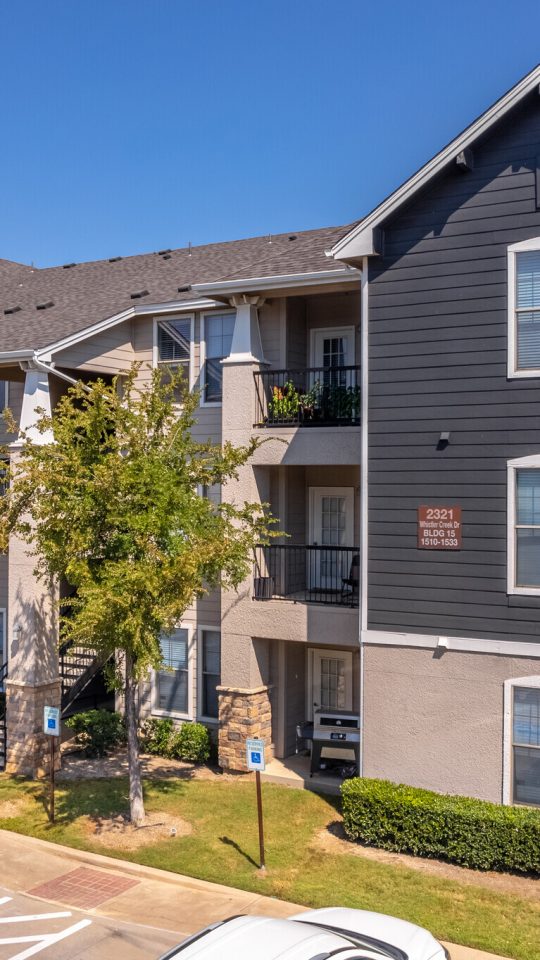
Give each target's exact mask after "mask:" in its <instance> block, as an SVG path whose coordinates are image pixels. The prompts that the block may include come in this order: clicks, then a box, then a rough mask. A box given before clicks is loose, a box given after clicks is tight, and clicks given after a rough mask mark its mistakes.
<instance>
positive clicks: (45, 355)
mask: <svg viewBox="0 0 540 960" xmlns="http://www.w3.org/2000/svg"><path fill="white" fill-rule="evenodd" d="M221 306H222V305H221V304H220V303H216V301H215V300H208V299H202V298H201V299H198V300H176V301H168V302H167V303H145V304H137V306H133V307H128V308H127V309H126V310H122V312H121V313H115V314H114V315H113V316H112V317H106V319H105V320H100V321H99V322H98V323H94V324H92V326H90V327H84V329H83V330H79V331H77V333H72V334H70V335H69V336H67V337H64V338H63V339H62V340H57V341H56V343H52V344H50V345H49V346H48V347H42V348H41V349H40V350H36V351H35V354H36V357H37V358H38V359H39V360H45V361H49V360H50V358H51V355H52V354H53V353H58V351H60V350H67V349H68V347H72V346H75V344H77V343H81V341H83V340H88V339H90V337H95V336H96V334H98V333H102V332H103V331H104V330H110V328H111V327H115V326H117V325H118V324H119V323H124V321H125V320H130V319H131V318H132V317H136V316H139V315H142V314H148V313H152V314H163V313H183V312H184V311H185V312H188V313H193V311H194V310H209V309H211V308H212V307H221ZM33 353H34V351H32V350H21V351H15V353H12V354H8V353H0V360H2V359H9V357H10V356H15V355H16V354H19V355H20V356H23V355H24V356H32V355H33Z"/></svg>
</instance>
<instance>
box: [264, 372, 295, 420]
mask: <svg viewBox="0 0 540 960" xmlns="http://www.w3.org/2000/svg"><path fill="white" fill-rule="evenodd" d="M300 398H301V395H300V394H299V393H298V390H297V389H296V387H295V385H294V383H293V382H292V380H287V382H286V383H284V384H283V386H282V387H272V396H271V398H270V400H269V401H268V419H269V420H270V421H276V420H284V421H289V422H292V421H294V420H297V419H298V416H299V412H300Z"/></svg>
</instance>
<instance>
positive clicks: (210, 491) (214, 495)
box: [201, 483, 221, 507]
mask: <svg viewBox="0 0 540 960" xmlns="http://www.w3.org/2000/svg"><path fill="white" fill-rule="evenodd" d="M201 497H204V499H205V500H210V503H213V504H214V505H215V506H216V507H217V506H219V504H220V503H221V484H220V483H210V484H208V483H203V485H202V487H201Z"/></svg>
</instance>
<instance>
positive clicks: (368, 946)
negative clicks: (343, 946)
mask: <svg viewBox="0 0 540 960" xmlns="http://www.w3.org/2000/svg"><path fill="white" fill-rule="evenodd" d="M302 922H303V923H305V924H306V926H310V927H318V928H319V930H328V931H330V932H331V933H336V934H337V935H338V936H340V937H343V939H344V940H348V941H349V943H350V944H352V946H354V947H364V948H365V949H364V951H363V952H362V954H358V956H359V957H360V956H365V957H372V956H374V955H375V956H378V957H386V958H388V960H409V958H408V955H407V954H406V953H405V951H404V950H400V949H399V947H394V946H393V944H391V943H385V941H384V940H377V939H375V937H365V936H362V935H360V934H359V933H354V931H352V930H344V929H342V928H341V927H333V926H331V925H330V924H327V923H312V922H311V921H307V920H304V921H302Z"/></svg>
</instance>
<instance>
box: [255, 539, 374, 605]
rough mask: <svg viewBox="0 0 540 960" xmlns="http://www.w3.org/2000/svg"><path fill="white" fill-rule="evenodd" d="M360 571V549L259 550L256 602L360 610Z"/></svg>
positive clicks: (279, 546) (282, 546) (281, 546)
mask: <svg viewBox="0 0 540 960" xmlns="http://www.w3.org/2000/svg"><path fill="white" fill-rule="evenodd" d="M359 571H360V551H359V549H358V547H328V546H322V547H319V546H316V547H315V546H293V545H291V544H271V545H270V546H258V547H256V548H255V564H254V572H253V599H254V600H272V599H279V600H294V601H296V602H300V603H327V604H333V605H334V606H340V607H357V606H358V594H359V580H360V578H359Z"/></svg>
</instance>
